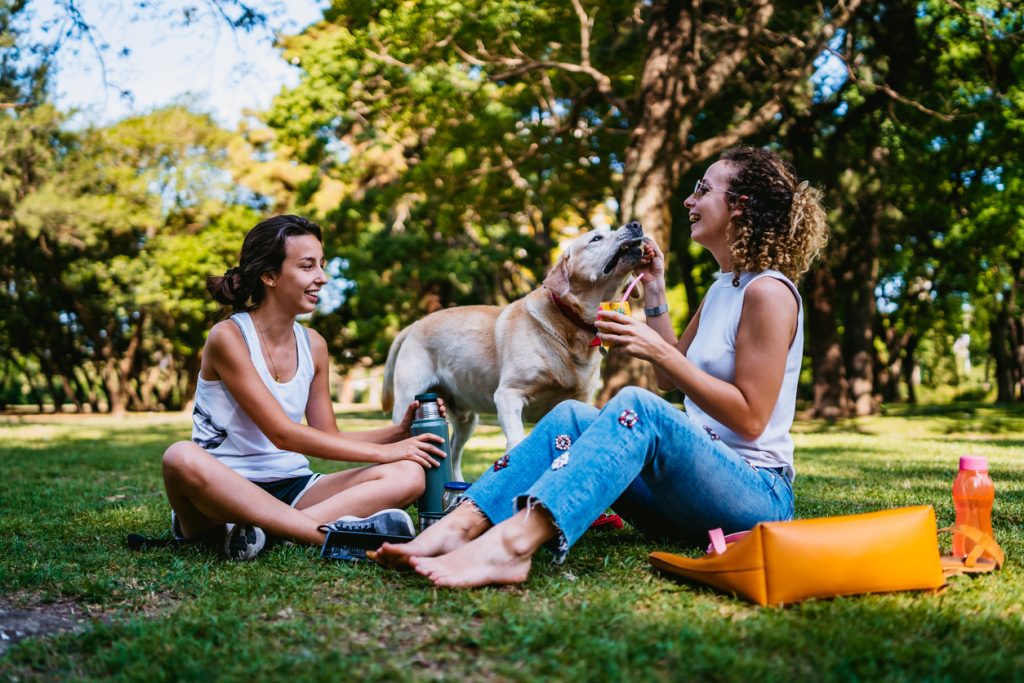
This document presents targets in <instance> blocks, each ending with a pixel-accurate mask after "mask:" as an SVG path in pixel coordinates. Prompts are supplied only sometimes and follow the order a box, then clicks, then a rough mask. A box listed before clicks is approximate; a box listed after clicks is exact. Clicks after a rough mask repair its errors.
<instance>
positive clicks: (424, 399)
mask: <svg viewBox="0 0 1024 683" xmlns="http://www.w3.org/2000/svg"><path fill="white" fill-rule="evenodd" d="M406 395H407V396H408V394H406ZM416 400H417V401H419V402H420V403H430V402H431V401H433V402H434V403H436V402H437V394H435V393H433V392H431V393H429V394H416Z"/></svg>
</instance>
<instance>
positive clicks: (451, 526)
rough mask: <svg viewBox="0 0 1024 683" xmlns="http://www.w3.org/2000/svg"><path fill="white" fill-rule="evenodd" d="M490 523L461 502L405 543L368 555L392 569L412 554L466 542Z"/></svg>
mask: <svg viewBox="0 0 1024 683" xmlns="http://www.w3.org/2000/svg"><path fill="white" fill-rule="evenodd" d="M490 526H491V523H490V521H489V520H488V519H487V517H485V516H484V515H483V513H481V512H480V510H479V509H478V508H477V507H476V506H475V505H473V504H472V503H468V502H467V503H463V504H462V505H460V506H459V507H458V508H456V509H455V510H454V511H452V512H451V513H450V514H448V515H445V516H444V517H442V518H441V520H440V521H438V522H437V523H435V524H433V525H431V526H428V527H427V528H426V529H425V530H424V531H423V533H421V534H420V535H419V536H417V537H416V538H414V539H412V540H411V541H409V542H408V543H395V544H392V543H385V544H384V545H382V546H381V547H380V548H379V549H378V550H377V552H372V551H371V552H368V553H366V555H367V557H369V558H370V559H372V560H376V561H377V562H379V563H381V564H383V565H385V566H388V567H392V568H394V569H399V568H405V569H408V568H409V567H410V563H409V559H410V558H411V557H414V556H416V557H434V556H436V555H444V554H445V553H450V552H452V551H453V550H455V549H457V548H459V547H461V546H463V545H465V544H466V543H469V542H470V541H472V540H473V539H474V538H476V537H477V536H479V535H480V534H482V533H483V532H484V531H486V530H487V529H489V528H490Z"/></svg>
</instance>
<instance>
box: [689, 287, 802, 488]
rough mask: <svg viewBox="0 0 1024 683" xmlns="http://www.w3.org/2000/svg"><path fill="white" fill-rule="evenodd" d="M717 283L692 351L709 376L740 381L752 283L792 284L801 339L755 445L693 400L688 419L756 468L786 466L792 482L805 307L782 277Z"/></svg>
mask: <svg viewBox="0 0 1024 683" xmlns="http://www.w3.org/2000/svg"><path fill="white" fill-rule="evenodd" d="M715 277H716V278H717V279H716V281H715V282H714V284H712V285H711V287H710V288H709V289H708V293H707V294H706V295H705V297H704V308H703V309H702V310H701V313H700V324H699V325H698V327H697V334H696V336H695V337H694V338H693V342H692V343H691V344H690V348H689V349H688V350H687V352H686V357H687V358H689V359H690V360H691V361H692V362H693V363H694V365H696V366H697V367H698V368H700V369H701V370H703V371H704V372H706V373H708V374H709V375H712V376H714V377H717V378H718V379H721V380H724V381H726V382H730V383H732V382H734V381H735V379H736V331H737V330H738V329H739V324H740V315H741V314H742V313H743V295H744V292H746V289H747V287H749V286H750V283H751V282H753V281H755V280H758V279H760V278H762V277H773V278H775V279H777V280H781V281H783V282H785V283H786V284H787V285H789V288H790V290H791V291H792V292H793V296H794V297H796V302H797V307H798V313H797V323H796V335H795V336H794V337H793V342H792V344H790V346H789V352H788V353H787V354H786V374H785V375H784V376H783V378H782V388H781V389H780V390H779V397H778V398H777V399H776V400H775V409H774V410H772V415H771V419H770V420H769V421H768V426H767V427H766V428H765V430H764V432H763V433H762V434H761V435H760V436H758V437H757V438H756V439H754V440H753V441H748V440H746V439H744V438H742V437H740V436H739V435H738V434H736V433H735V432H734V431H732V430H731V429H729V428H728V427H726V426H725V425H724V424H722V423H721V422H718V421H717V420H715V419H713V418H712V417H711V416H710V415H708V414H707V413H705V412H704V411H703V410H701V408H700V407H699V406H698V405H697V404H696V403H694V402H693V401H691V400H690V398H689V397H687V398H686V400H685V401H684V405H685V406H686V412H687V414H688V415H689V416H690V417H691V418H692V419H693V420H695V421H696V422H697V423H698V424H701V425H703V426H705V427H706V428H708V429H710V430H711V432H713V434H715V435H717V436H718V437H719V438H721V440H722V442H723V443H725V444H726V445H727V446H729V448H731V449H733V450H734V451H736V452H737V453H739V454H740V456H742V457H743V459H744V460H746V461H747V462H748V463H750V464H751V465H754V466H756V467H783V468H785V471H786V473H787V475H788V476H789V477H790V479H792V478H793V476H794V474H795V470H794V469H793V437H791V436H790V434H789V429H790V427H792V426H793V414H794V412H795V411H796V389H797V384H798V383H799V381H800V364H801V362H802V361H803V350H804V312H803V302H802V301H801V299H800V293H799V292H798V291H797V289H796V285H794V284H793V283H792V282H790V280H789V278H787V277H786V276H785V275H783V274H782V273H780V272H778V271H775V270H765V271H762V272H760V273H742V274H740V286H739V287H733V286H732V279H733V273H731V272H728V273H718V274H717V275H716V276H715Z"/></svg>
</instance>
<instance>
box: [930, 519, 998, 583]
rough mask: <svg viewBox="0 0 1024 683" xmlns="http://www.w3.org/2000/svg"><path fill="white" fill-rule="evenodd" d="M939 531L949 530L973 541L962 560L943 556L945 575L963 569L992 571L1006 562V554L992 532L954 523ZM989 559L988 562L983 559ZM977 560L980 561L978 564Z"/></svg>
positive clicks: (959, 571)
mask: <svg viewBox="0 0 1024 683" xmlns="http://www.w3.org/2000/svg"><path fill="white" fill-rule="evenodd" d="M939 531H940V532H951V533H958V534H961V535H963V537H964V538H966V539H967V540H969V541H971V542H973V543H974V547H973V548H971V552H970V553H968V554H967V557H965V558H964V559H963V560H961V559H959V558H954V557H944V558H942V560H943V563H942V564H943V571H944V572H945V573H946V574H947V575H955V574H959V573H962V572H964V571H971V570H973V571H975V572H978V571H992V570H993V569H999V568H1001V567H1002V566H1003V563H1004V562H1006V555H1005V554H1004V553H1003V549H1002V548H1000V547H999V544H998V543H997V542H996V539H995V538H993V536H992V534H988V533H985V532H984V531H982V530H981V529H978V528H977V527H973V526H967V525H965V524H959V525H958V524H954V525H952V526H947V527H943V528H942V529H939ZM985 560H990V562H988V561H985ZM979 561H981V563H980V564H979Z"/></svg>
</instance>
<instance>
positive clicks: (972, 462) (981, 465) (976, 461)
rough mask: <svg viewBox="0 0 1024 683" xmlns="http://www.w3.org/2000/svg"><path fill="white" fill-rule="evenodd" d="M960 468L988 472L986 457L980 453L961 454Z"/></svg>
mask: <svg viewBox="0 0 1024 683" xmlns="http://www.w3.org/2000/svg"><path fill="white" fill-rule="evenodd" d="M960 469H962V470H974V471H976V472H988V458H986V457H984V456H981V455H961V456H960Z"/></svg>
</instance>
